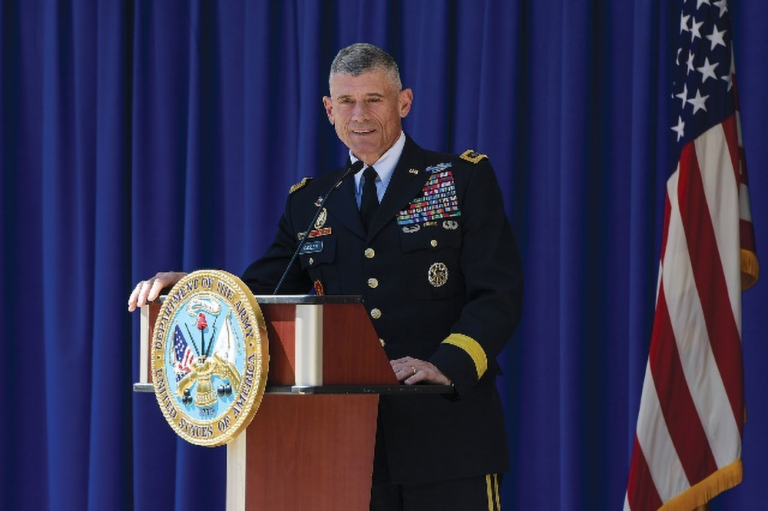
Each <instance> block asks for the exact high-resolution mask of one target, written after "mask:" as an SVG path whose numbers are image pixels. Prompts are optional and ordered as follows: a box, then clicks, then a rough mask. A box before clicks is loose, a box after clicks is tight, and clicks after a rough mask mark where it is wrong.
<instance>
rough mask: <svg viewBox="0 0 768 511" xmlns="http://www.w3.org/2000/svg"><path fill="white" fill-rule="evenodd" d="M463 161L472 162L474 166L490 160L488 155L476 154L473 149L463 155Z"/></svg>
mask: <svg viewBox="0 0 768 511" xmlns="http://www.w3.org/2000/svg"><path fill="white" fill-rule="evenodd" d="M461 159H462V160H467V161H470V162H472V163H474V164H478V163H480V162H481V161H483V160H487V159H488V155H487V154H480V153H476V152H475V151H473V150H472V149H467V150H466V151H464V152H463V153H461Z"/></svg>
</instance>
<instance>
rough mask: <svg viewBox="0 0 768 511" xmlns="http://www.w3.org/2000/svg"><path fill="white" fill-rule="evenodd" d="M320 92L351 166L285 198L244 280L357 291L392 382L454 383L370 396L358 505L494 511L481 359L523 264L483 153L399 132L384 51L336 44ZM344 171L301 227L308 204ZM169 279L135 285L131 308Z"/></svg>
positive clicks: (488, 369)
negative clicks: (442, 391) (366, 489)
mask: <svg viewBox="0 0 768 511" xmlns="http://www.w3.org/2000/svg"><path fill="white" fill-rule="evenodd" d="M329 82H330V96H327V97H324V98H323V104H324V106H325V110H326V113H327V115H328V120H329V121H330V122H331V124H332V125H333V126H334V127H335V129H336V133H337V135H338V137H339V139H340V140H341V141H342V142H343V143H344V144H345V145H346V146H347V147H348V148H349V151H350V153H349V158H350V161H349V162H348V165H347V166H345V167H343V168H341V169H339V170H337V171H335V172H331V173H328V174H325V175H322V176H320V177H318V178H315V179H312V180H308V179H305V180H304V181H302V182H301V183H299V184H298V185H296V186H294V187H293V188H292V190H291V193H290V195H289V197H288V201H287V205H286V208H285V213H284V215H283V217H282V219H281V220H280V223H279V226H278V233H277V235H276V237H275V240H274V242H273V243H272V246H271V247H270V248H269V250H268V251H267V253H266V254H265V255H264V256H263V257H262V258H261V259H259V260H258V261H256V262H254V263H253V264H252V265H251V266H250V267H249V268H248V269H247V270H246V271H245V273H244V274H243V281H245V283H246V284H248V286H249V287H251V289H252V290H253V291H254V293H256V294H271V293H272V292H273V290H274V289H275V286H276V285H277V283H278V281H280V278H281V275H282V274H283V272H284V271H287V273H286V276H285V279H284V281H283V282H282V284H281V287H280V292H281V293H288V294H304V293H307V292H309V291H310V290H312V289H313V288H314V290H315V292H316V293H318V294H344V295H362V297H363V299H364V303H365V307H366V309H367V310H368V312H369V314H370V318H371V321H372V322H373V325H374V327H375V329H376V331H377V333H378V335H379V337H380V338H381V342H382V344H383V345H384V349H385V351H386V352H387V355H388V357H389V358H390V361H391V365H392V369H393V371H394V372H395V374H396V375H397V378H398V379H399V380H400V381H402V382H404V383H405V384H408V385H413V384H418V383H420V384H445V385H452V386H453V388H454V389H455V392H454V395H453V396H451V398H446V397H445V396H440V395H385V396H382V398H381V401H380V407H379V426H380V427H379V430H378V434H377V445H376V456H375V467H374V475H373V489H372V493H371V509H372V510H390V509H391V510H420V511H423V510H431V509H434V510H441V511H446V510H457V511H467V510H475V509H478V510H479V509H483V510H485V509H492V510H493V509H499V495H498V485H499V477H500V474H502V473H503V472H504V471H505V470H506V469H507V466H508V460H507V448H506V442H505V435H504V424H503V417H502V410H501V405H500V400H499V396H498V393H497V389H496V382H495V377H496V376H497V375H498V374H499V373H500V370H499V366H498V364H497V362H496V360H495V358H496V356H497V355H498V353H499V351H500V350H501V349H502V348H503V347H504V345H505V343H506V342H507V340H508V339H509V337H510V335H511V334H512V332H513V331H514V329H515V327H516V326H517V324H518V322H519V319H520V313H521V306H522V269H521V263H520V258H519V255H518V250H517V247H516V245H515V242H514V238H513V235H512V231H511V228H510V226H509V222H508V220H507V218H506V215H505V213H504V208H503V202H502V197H501V192H500V190H499V187H498V183H497V181H496V177H495V175H494V172H493V169H492V167H491V165H490V163H489V161H488V159H487V157H486V156H485V155H481V154H477V153H474V152H472V151H467V152H465V153H464V154H462V155H453V154H442V153H437V152H432V151H427V150H424V149H422V148H420V147H419V146H418V145H417V144H416V143H415V142H414V141H413V140H412V139H411V138H410V137H408V136H407V135H406V134H405V133H404V132H403V130H402V125H401V120H402V118H404V117H405V116H406V115H408V112H409V111H410V108H411V104H412V101H413V92H412V91H411V90H410V89H403V88H402V85H401V82H400V76H399V71H398V67H397V64H396V63H395V61H394V60H393V59H392V57H391V56H390V55H389V54H387V53H386V52H384V51H383V50H381V49H379V48H377V47H375V46H372V45H368V44H355V45H352V46H349V47H347V48H344V49H342V50H341V51H340V52H339V53H338V55H337V56H336V58H335V59H334V61H333V64H332V66H331V73H330V79H329ZM358 161H360V162H362V171H360V172H357V173H355V174H354V177H348V178H346V179H344V180H343V181H342V182H341V184H340V185H339V187H338V188H337V189H335V190H334V192H333V193H332V194H331V195H330V196H329V197H328V199H327V201H326V203H325V205H324V206H323V210H322V211H321V212H320V215H319V216H318V219H317V220H316V221H315V223H314V225H313V226H312V227H311V228H310V229H309V230H307V226H308V224H309V223H310V222H311V221H312V219H313V217H314V215H315V213H317V208H318V206H317V204H318V198H319V197H323V196H325V195H326V194H327V193H328V192H329V190H331V188H332V187H334V186H335V184H336V183H337V182H338V181H339V180H340V179H341V177H342V176H343V175H344V173H345V172H346V171H347V169H349V168H350V165H354V164H355V163H356V162H358ZM357 165H358V166H360V165H361V164H360V163H358V164H357ZM304 237H307V240H306V243H305V245H304V247H303V248H302V249H301V251H300V254H299V256H298V259H297V260H295V262H294V263H293V264H292V265H290V267H289V268H288V269H287V270H286V268H287V267H288V266H289V262H290V261H291V258H292V256H293V253H294V252H295V251H296V249H297V247H298V244H299V242H300V240H301V239H302V238H304ZM182 275H183V274H179V273H173V272H170V273H158V274H157V275H156V276H155V278H154V279H150V280H149V281H145V282H140V283H139V284H138V285H137V286H136V288H135V289H134V292H133V293H132V294H131V297H130V299H129V309H130V310H133V308H135V307H136V306H137V305H139V306H140V305H142V304H143V303H145V302H146V301H147V299H154V298H156V297H157V295H158V294H159V293H160V291H161V289H163V288H165V287H167V286H169V285H173V284H174V283H175V282H176V281H178V280H179V279H180V277H181V276H182Z"/></svg>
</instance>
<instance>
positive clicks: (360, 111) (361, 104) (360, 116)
mask: <svg viewBox="0 0 768 511" xmlns="http://www.w3.org/2000/svg"><path fill="white" fill-rule="evenodd" d="M366 119H368V105H367V104H366V102H365V101H358V102H357V103H355V108H353V109H352V120H354V121H365V120H366Z"/></svg>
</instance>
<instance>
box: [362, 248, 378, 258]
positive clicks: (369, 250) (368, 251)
mask: <svg viewBox="0 0 768 511" xmlns="http://www.w3.org/2000/svg"><path fill="white" fill-rule="evenodd" d="M363 253H364V254H365V257H367V258H368V259H373V256H375V255H376V252H374V250H373V249H372V248H366V249H365V252H363Z"/></svg>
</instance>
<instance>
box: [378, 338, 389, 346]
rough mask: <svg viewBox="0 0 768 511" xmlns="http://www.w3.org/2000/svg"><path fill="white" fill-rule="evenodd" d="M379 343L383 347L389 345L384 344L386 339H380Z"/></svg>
mask: <svg viewBox="0 0 768 511" xmlns="http://www.w3.org/2000/svg"><path fill="white" fill-rule="evenodd" d="M379 342H380V343H381V345H382V347H383V346H386V345H387V343H385V342H384V339H381V338H379Z"/></svg>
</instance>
